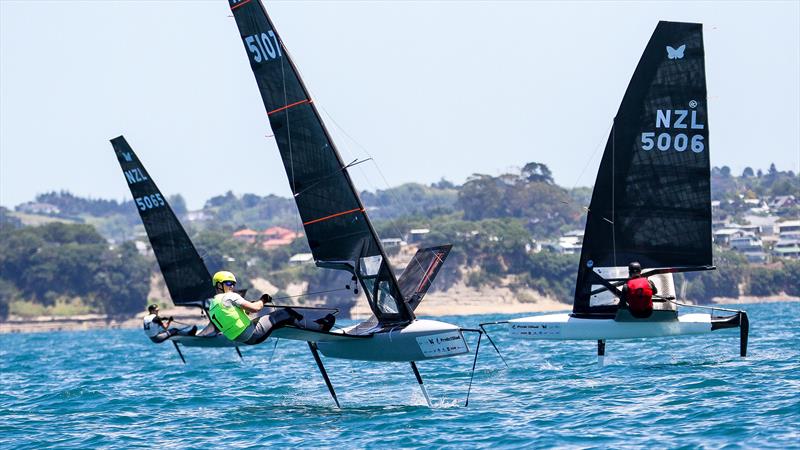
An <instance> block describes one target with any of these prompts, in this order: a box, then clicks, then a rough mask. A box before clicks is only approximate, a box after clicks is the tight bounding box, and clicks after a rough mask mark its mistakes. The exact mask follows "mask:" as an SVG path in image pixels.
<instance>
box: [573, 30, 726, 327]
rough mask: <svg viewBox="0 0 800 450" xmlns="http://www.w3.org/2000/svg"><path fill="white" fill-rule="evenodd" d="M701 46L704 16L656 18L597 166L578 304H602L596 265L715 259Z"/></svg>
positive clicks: (580, 307)
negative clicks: (596, 291)
mask: <svg viewBox="0 0 800 450" xmlns="http://www.w3.org/2000/svg"><path fill="white" fill-rule="evenodd" d="M704 53H705V52H704V48H703V30H702V25H701V24H695V23H678V22H659V24H658V26H657V27H656V29H655V31H654V32H653V35H652V37H651V38H650V41H649V42H648V44H647V47H646V48H645V51H644V53H643V54H642V57H641V59H640V61H639V64H638V65H637V67H636V70H635V72H634V74H633V76H632V78H631V81H630V83H629V85H628V89H627V90H626V92H625V95H624V97H623V100H622V103H621V104H620V108H619V111H618V112H617V115H616V117H615V119H614V125H613V129H612V132H611V133H610V135H609V138H608V141H607V143H606V148H605V152H604V154H603V158H602V160H601V162H600V168H599V170H598V173H597V179H596V181H595V185H594V191H593V193H592V199H591V203H590V205H589V213H588V216H587V220H586V229H585V232H584V241H583V247H582V249H581V258H580V263H579V264H580V265H579V268H578V279H577V282H576V290H575V303H574V305H573V310H574V312H576V313H587V312H595V310H594V309H593V308H590V294H589V293H590V292H591V280H590V277H588V276H587V275H588V272H589V271H591V270H595V269H596V268H600V267H613V266H626V265H627V264H628V263H630V262H632V261H639V262H640V263H641V264H642V266H643V267H646V268H647V267H650V268H652V267H686V266H705V265H711V264H712V255H711V191H710V170H711V169H710V161H709V134H708V133H709V131H708V130H709V127H708V114H707V94H706V77H705V59H704ZM615 256H616V258H615ZM615 259H616V264H615ZM606 309H609V308H606Z"/></svg>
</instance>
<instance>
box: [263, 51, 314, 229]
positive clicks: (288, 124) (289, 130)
mask: <svg viewBox="0 0 800 450" xmlns="http://www.w3.org/2000/svg"><path fill="white" fill-rule="evenodd" d="M278 39H279V42H278V45H279V46H280V47H283V54H284V55H286V56H285V58H281V59H280V60H281V84H282V86H283V104H284V105H286V104H287V103H289V96H288V94H287V93H286V62H285V59H286V58H291V55H289V50H288V49H287V48H286V46H285V45H283V39H281V38H280V36H278ZM297 76H298V77H299V76H300V75H299V74H298V75H297ZM308 100H309V101H310V99H308ZM284 111H286V139H287V142H288V144H289V174H290V176H289V178H290V182H289V184H290V186H289V188H290V189H291V190H292V192H294V191H295V190H296V185H297V183H296V181H295V178H294V157H293V154H292V123H291V121H290V120H289V109H288V108H286V109H284ZM267 117H269V112H267ZM273 134H274V130H273ZM275 140H276V141H277V138H276V139H275ZM296 217H297V222H295V224H294V232H295V234H300V229H301V228H302V227H303V226H302V223H303V218H302V217H301V216H300V211H299V210H298V212H297V215H296ZM306 239H308V238H306Z"/></svg>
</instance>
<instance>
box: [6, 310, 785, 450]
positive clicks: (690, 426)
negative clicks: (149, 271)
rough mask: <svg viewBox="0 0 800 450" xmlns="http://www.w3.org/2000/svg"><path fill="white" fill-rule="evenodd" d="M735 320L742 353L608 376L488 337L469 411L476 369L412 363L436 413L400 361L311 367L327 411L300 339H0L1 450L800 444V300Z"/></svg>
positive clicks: (578, 349)
mask: <svg viewBox="0 0 800 450" xmlns="http://www.w3.org/2000/svg"><path fill="white" fill-rule="evenodd" d="M744 309H746V310H747V311H748V312H749V315H750V322H751V334H750V346H749V353H750V354H749V356H748V357H747V358H740V357H739V356H738V354H739V337H738V336H739V335H738V329H733V330H722V331H716V332H714V333H712V334H709V335H702V336H685V337H675V338H666V339H657V340H642V339H639V340H628V341H609V342H608V344H607V347H606V354H607V356H606V359H605V365H603V366H602V367H601V366H599V365H598V362H597V356H596V344H595V343H594V342H576V341H573V342H570V341H566V342H543V341H539V342H535V341H517V340H512V339H509V338H507V337H505V336H503V333H502V332H501V331H496V332H495V333H493V337H495V339H496V341H497V343H498V345H499V347H500V348H501V350H502V352H503V355H504V356H505V358H506V359H507V360H508V362H509V365H510V368H508V369H507V368H505V366H504V365H503V363H502V362H501V361H500V359H499V358H498V357H497V355H496V353H494V351H493V350H492V348H491V346H490V345H488V341H487V340H486V339H484V340H483V342H482V343H481V351H480V356H479V359H478V369H477V371H476V373H475V381H474V384H473V388H472V394H471V397H470V403H469V406H468V407H464V399H465V395H466V392H467V385H468V383H469V375H470V369H471V366H472V356H460V357H456V358H446V359H441V360H435V361H423V362H420V363H419V364H418V365H419V368H420V371H421V372H422V376H423V377H424V379H425V382H426V383H425V384H426V386H427V388H428V391H429V392H430V394H431V396H432V397H433V402H434V407H433V408H428V407H427V406H426V405H425V400H424V397H423V396H422V394H421V393H420V391H419V388H418V386H417V383H416V381H415V379H414V375H413V373H412V371H411V369H410V367H409V365H408V364H407V363H367V362H358V361H346V360H335V359H330V358H325V357H323V360H324V362H325V364H326V367H327V369H328V372H329V374H330V376H331V379H332V382H333V384H334V386H335V387H336V389H337V394H338V395H339V400H340V401H341V403H342V409H337V408H336V407H335V406H334V405H333V402H332V400H331V399H330V397H329V395H328V392H327V389H326V388H325V385H324V382H323V380H322V377H321V376H320V374H319V373H318V371H317V368H316V366H315V364H314V360H313V358H312V356H311V354H310V352H309V350H308V347H307V346H306V345H305V344H304V343H299V342H289V341H280V342H279V343H278V345H277V348H275V347H274V346H273V342H274V341H273V340H270V341H268V342H267V343H265V344H263V345H261V346H258V347H249V348H245V349H244V350H243V354H244V361H243V362H240V361H239V358H238V357H237V355H236V353H235V352H234V350H233V349H198V348H185V349H184V354H185V356H186V360H187V364H185V365H184V364H182V363H181V361H180V359H179V358H178V355H177V354H176V353H175V350H174V349H173V347H172V345H171V344H169V343H164V344H160V345H155V344H152V343H150V341H148V340H147V339H146V338H145V337H144V335H143V334H142V332H141V331H140V330H104V331H85V332H54V333H32V334H13V335H9V334H6V335H0V372H2V375H1V376H0V448H3V449H12V448H14V449H17V448H131V447H150V448H262V447H278V446H291V447H301V446H302V447H311V448H331V447H337V448H492V449H497V448H534V447H563V448H627V447H639V448H641V447H656V448H739V447H744V448H792V447H793V448H800V303H771V304H757V305H745V307H744ZM520 316H525V315H517V316H516V317H520ZM507 318H509V317H508V316H499V315H490V316H460V317H459V316H454V317H446V318H441V319H440V320H445V321H449V322H452V323H457V324H459V325H462V326H464V327H474V326H476V325H477V324H478V323H480V322H486V321H492V320H501V319H507ZM476 339H477V338H476V337H474V336H472V335H470V336H469V341H470V346H471V348H472V349H474V346H475V341H476ZM273 349H274V355H273ZM270 358H272V360H271V362H270Z"/></svg>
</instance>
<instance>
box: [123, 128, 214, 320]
mask: <svg viewBox="0 0 800 450" xmlns="http://www.w3.org/2000/svg"><path fill="white" fill-rule="evenodd" d="M111 145H113V146H114V152H115V153H116V154H117V160H119V165H120V166H121V167H122V172H123V173H124V174H125V180H126V181H127V182H128V187H130V189H131V194H132V195H133V200H134V202H135V204H136V207H137V209H138V210H139V216H141V218H142V223H143V224H144V229H145V231H146V232H147V237H148V239H150V245H151V246H152V247H153V253H155V255H156V259H157V260H158V266H159V267H160V268H161V273H162V274H163V275H164V281H166V283H167V289H169V295H170V297H172V302H173V303H174V304H176V305H182V306H199V307H202V306H203V304H204V302H205V300H206V299H209V298H211V297H213V296H214V289H213V287H212V286H211V275H210V274H209V273H208V269H207V268H206V266H205V264H204V263H203V260H202V259H201V258H200V255H199V254H198V253H197V250H196V249H195V248H194V244H192V241H191V240H189V236H188V235H187V234H186V231H185V230H184V229H183V227H182V226H181V223H180V222H179V221H178V218H177V217H176V216H175V213H174V212H173V211H172V208H170V206H169V204H168V203H167V200H166V198H165V197H164V196H163V195H162V194H161V191H159V190H158V187H157V186H156V184H155V182H154V181H153V179H152V178H151V177H150V174H148V173H147V170H145V168H144V166H143V165H142V163H141V162H140V161H139V158H138V157H137V156H136V153H134V152H133V150H132V149H131V147H130V145H128V142H127V141H126V140H125V138H124V137H122V136H119V137H117V138H114V139H112V140H111ZM141 282H149V281H148V280H141Z"/></svg>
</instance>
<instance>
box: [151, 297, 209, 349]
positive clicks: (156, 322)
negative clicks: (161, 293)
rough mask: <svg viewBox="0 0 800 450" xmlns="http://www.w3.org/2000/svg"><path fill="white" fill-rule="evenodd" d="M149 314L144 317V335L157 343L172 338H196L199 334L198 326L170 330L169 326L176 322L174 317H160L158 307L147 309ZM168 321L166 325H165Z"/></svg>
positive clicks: (153, 306)
mask: <svg viewBox="0 0 800 450" xmlns="http://www.w3.org/2000/svg"><path fill="white" fill-rule="evenodd" d="M147 312H148V314H147V315H146V316H144V321H143V325H144V334H145V335H147V337H149V338H150V340H151V341H153V342H155V343H157V344H158V343H160V342H164V341H166V340H167V339H169V338H170V337H171V336H176V335H177V336H194V335H195V334H196V333H197V326H194V325H192V326H188V327H184V328H175V327H173V328H170V327H169V326H170V325H171V324H172V322H174V319H173V317H172V316H170V317H168V318H164V317H161V316H159V315H158V305H155V304H154V305H150V306H148V307H147ZM165 321H166V323H164V322H165Z"/></svg>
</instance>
